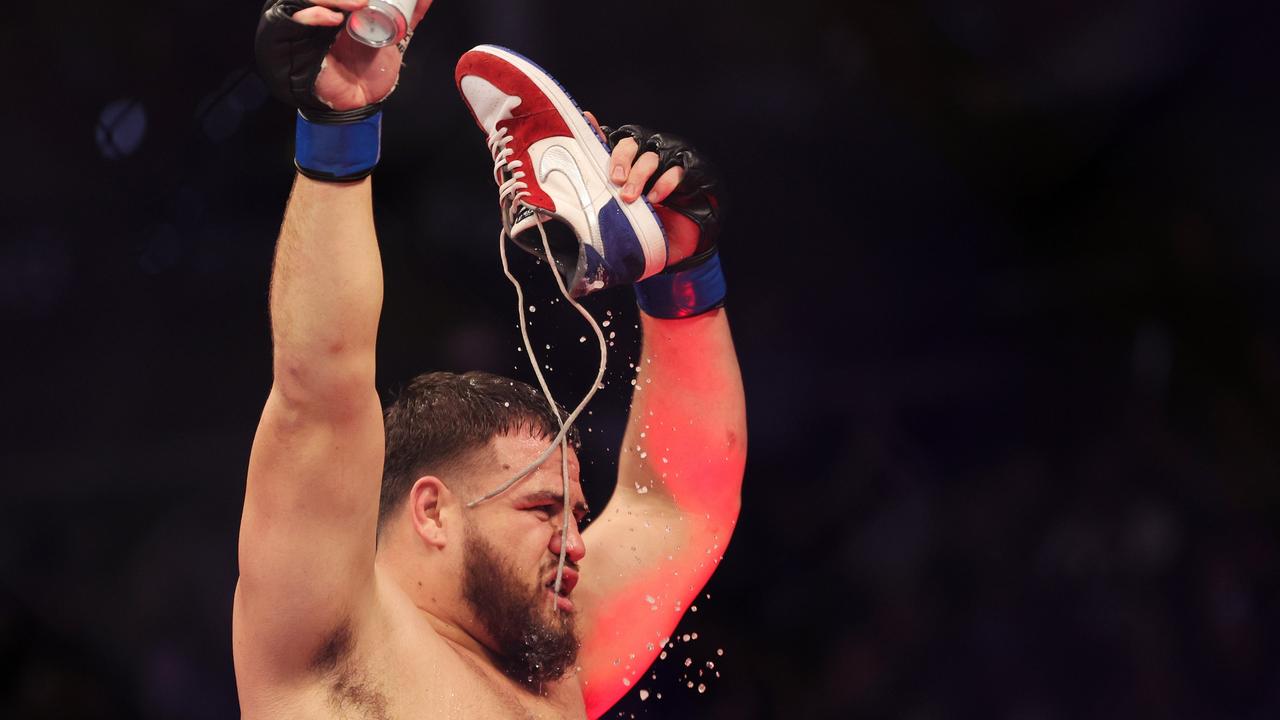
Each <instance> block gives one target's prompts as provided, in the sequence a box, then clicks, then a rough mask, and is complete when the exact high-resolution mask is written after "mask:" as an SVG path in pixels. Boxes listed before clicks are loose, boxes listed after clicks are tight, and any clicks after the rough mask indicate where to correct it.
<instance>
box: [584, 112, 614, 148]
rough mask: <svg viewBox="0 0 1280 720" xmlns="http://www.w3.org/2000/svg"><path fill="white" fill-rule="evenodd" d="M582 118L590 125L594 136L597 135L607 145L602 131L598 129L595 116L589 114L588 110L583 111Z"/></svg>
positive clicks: (597, 121) (607, 139)
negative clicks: (594, 133) (594, 132)
mask: <svg viewBox="0 0 1280 720" xmlns="http://www.w3.org/2000/svg"><path fill="white" fill-rule="evenodd" d="M582 116H583V117H585V118H586V119H587V122H588V123H589V124H590V125H591V127H592V129H594V130H595V131H596V135H598V136H599V137H600V139H601V140H603V141H604V142H605V143H608V142H609V138H607V137H605V135H604V131H603V130H601V129H600V121H599V120H596V116H595V115H593V114H591V111H590V110H583V111H582Z"/></svg>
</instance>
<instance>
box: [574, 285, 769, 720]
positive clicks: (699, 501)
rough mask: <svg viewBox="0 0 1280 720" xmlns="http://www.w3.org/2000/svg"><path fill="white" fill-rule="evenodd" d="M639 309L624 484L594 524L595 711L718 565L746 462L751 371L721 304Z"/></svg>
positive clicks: (585, 662)
mask: <svg viewBox="0 0 1280 720" xmlns="http://www.w3.org/2000/svg"><path fill="white" fill-rule="evenodd" d="M641 318H642V320H641V327H642V330H643V332H644V345H643V350H642V353H641V357H640V363H639V370H640V371H639V372H638V373H637V375H636V389H635V393H634V397H633V399H632V405H631V414H630V419H629V420H628V423H627V430H626V434H625V435H624V440H623V443H624V447H623V451H622V454H621V457H620V458H619V463H618V464H619V469H618V486H617V488H616V489H615V490H614V494H613V497H612V499H611V500H610V501H609V504H608V506H607V507H606V508H605V511H604V512H603V513H602V514H601V515H600V517H599V518H598V519H597V520H596V522H595V523H593V524H592V525H591V527H590V528H588V529H587V532H586V534H585V537H586V545H587V548H588V554H587V556H586V557H584V558H583V560H582V568H583V571H582V574H583V583H582V584H581V585H580V586H579V590H580V591H582V592H583V596H582V597H581V599H580V602H581V605H582V607H583V612H584V617H583V623H584V625H585V627H584V632H583V646H582V651H581V653H580V655H579V658H580V660H579V664H580V665H581V667H582V677H581V680H582V682H583V688H584V693H585V695H586V697H587V709H588V712H589V714H591V715H592V716H593V717H594V716H597V715H598V714H600V713H602V712H604V711H605V710H607V709H608V708H609V707H610V706H611V705H613V703H614V702H616V701H617V700H618V698H620V697H621V696H622V695H624V694H625V693H626V692H627V690H628V689H629V688H630V686H631V685H632V684H634V683H636V682H637V681H639V680H640V678H642V677H643V675H644V672H645V671H646V670H647V669H648V667H649V665H650V664H652V663H653V661H654V659H655V658H656V657H657V655H658V653H659V652H661V651H662V641H663V640H664V639H666V638H667V637H669V636H670V634H671V633H672V632H673V631H674V630H675V627H676V624H677V623H678V622H679V620H680V618H681V617H682V616H683V615H684V613H685V612H686V611H688V609H689V606H690V605H692V604H693V603H694V602H695V600H696V598H697V595H698V593H699V592H700V591H701V590H702V587H703V586H704V585H706V583H707V580H708V579H709V578H710V577H711V573H713V572H715V568H716V566H717V564H718V563H719V562H720V558H721V557H722V556H723V555H724V551H725V548H726V547H727V546H728V544H729V538H730V536H731V535H732V534H733V529H734V525H735V524H736V523H737V519H738V509H739V507H740V504H741V491H742V473H743V467H744V465H745V463H746V454H747V425H746V407H745V402H744V399H743V390H742V377H741V375H740V374H739V371H738V360H737V357H736V356H735V354H734V350H733V339H732V338H731V337H730V335H729V322H728V318H727V317H726V315H725V311H724V309H723V308H721V309H717V310H713V311H711V312H708V313H705V314H702V315H698V316H696V317H692V318H683V319H677V320H662V319H658V318H652V317H649V316H647V315H643V314H642V315H641ZM597 573H603V576H599V575H597ZM615 661H616V663H615Z"/></svg>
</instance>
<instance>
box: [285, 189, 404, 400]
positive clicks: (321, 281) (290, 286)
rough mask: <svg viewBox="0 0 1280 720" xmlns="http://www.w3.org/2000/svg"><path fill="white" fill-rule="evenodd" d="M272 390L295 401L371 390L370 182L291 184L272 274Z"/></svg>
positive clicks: (374, 267)
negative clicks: (290, 192)
mask: <svg viewBox="0 0 1280 720" xmlns="http://www.w3.org/2000/svg"><path fill="white" fill-rule="evenodd" d="M270 307H271V334H272V343H273V347H274V369H275V389H276V391H277V392H279V393H282V394H283V395H284V396H285V397H286V398H288V399H290V400H293V401H306V400H319V399H323V398H324V397H325V396H326V395H328V394H330V393H335V392H348V391H351V390H358V389H361V388H370V389H371V388H372V387H373V372H374V348H375V343H376V340H377V330H378V316H379V314H380V312H381V307H382V265H381V260H380V257H379V254H378V244H377V238H376V236H375V233H374V226H373V209H372V199H371V191H370V180H369V178H365V179H364V180H360V181H357V182H351V183H332V182H319V181H315V180H311V179H308V178H306V177H303V176H301V175H299V176H298V177H297V180H296V181H295V183H294V186H293V192H292V194H291V196H290V198H289V204H288V207H287V208H286V210H285V216H284V223H283V225H282V227H281V230H280V239H279V241H278V243H277V245H276V257H275V265H274V267H273V269H272V274H271V300H270Z"/></svg>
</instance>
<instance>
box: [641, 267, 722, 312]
mask: <svg viewBox="0 0 1280 720" xmlns="http://www.w3.org/2000/svg"><path fill="white" fill-rule="evenodd" d="M724 296H725V284H724V272H722V271H721V270H720V253H719V252H715V253H712V254H711V256H710V257H708V258H707V259H706V260H705V261H704V262H702V263H699V264H698V265H697V266H696V267H691V268H688V269H686V270H677V271H675V272H666V273H662V274H659V275H654V276H653V277H651V278H648V279H645V280H642V281H640V282H638V283H636V304H637V305H639V306H640V309H641V310H643V311H644V313H645V314H646V315H649V316H650V317H656V318H669V319H670V318H687V317H693V316H694V315H701V314H702V313H704V312H707V311H709V310H714V309H716V308H718V307H721V306H723V305H724Z"/></svg>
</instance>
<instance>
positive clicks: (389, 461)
mask: <svg viewBox="0 0 1280 720" xmlns="http://www.w3.org/2000/svg"><path fill="white" fill-rule="evenodd" d="M560 414H561V417H568V416H569V413H567V412H565V410H564V408H560ZM383 417H384V421H385V424H386V432H387V456H386V462H385V464H384V465H383V470H382V495H381V500H380V503H379V506H378V529H379V530H381V529H382V526H383V524H384V523H385V522H386V519H387V517H389V516H390V514H391V512H392V511H393V510H394V509H395V508H396V507H397V506H398V505H399V504H400V501H401V500H403V499H404V498H405V496H406V495H407V494H408V493H409V489H410V488H412V487H413V483H414V482H415V481H417V479H418V478H420V477H422V476H423V475H435V476H437V477H439V478H440V479H441V480H443V481H444V483H445V484H446V485H449V484H451V483H450V480H455V481H456V479H457V478H458V477H459V473H460V472H463V471H465V469H466V467H467V465H468V464H469V462H468V461H469V460H470V459H471V458H472V456H473V454H474V453H475V452H476V451H478V450H481V449H483V448H485V447H486V446H487V445H488V444H489V441H490V440H492V439H493V438H494V437H497V436H498V435H508V434H515V433H529V434H532V435H533V436H535V437H541V438H544V439H546V440H547V441H548V442H550V441H551V440H552V439H554V438H555V436H556V434H558V433H559V432H560V423H559V422H558V421H557V420H556V416H555V415H554V414H553V413H552V412H551V408H550V406H549V405H548V404H547V399H546V398H545V397H544V396H543V395H542V393H541V392H539V391H538V390H537V389H535V388H534V387H532V386H531V385H529V384H528V383H523V382H520V381H519V380H512V379H510V378H505V377H502V376H501V375H494V374H492V373H486V372H478V371H475V372H469V373H464V374H462V375H457V374H454V373H450V372H433V373H426V374H424V375H419V376H418V377H416V378H414V379H413V380H411V381H410V382H409V384H408V385H407V386H405V388H404V390H402V391H401V392H400V394H399V396H398V397H396V399H395V400H394V401H393V402H392V403H391V404H390V405H389V406H388V407H387V409H386V410H385V411H384V413H383ZM568 437H569V443H570V444H571V445H572V446H573V447H575V448H576V447H579V444H580V440H579V436H578V429H577V428H570V429H569V436H568ZM514 471H515V470H514V469H513V472H514ZM451 489H453V490H457V489H458V488H457V485H456V483H455V484H454V487H453V488H451ZM486 490H487V488H486Z"/></svg>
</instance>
